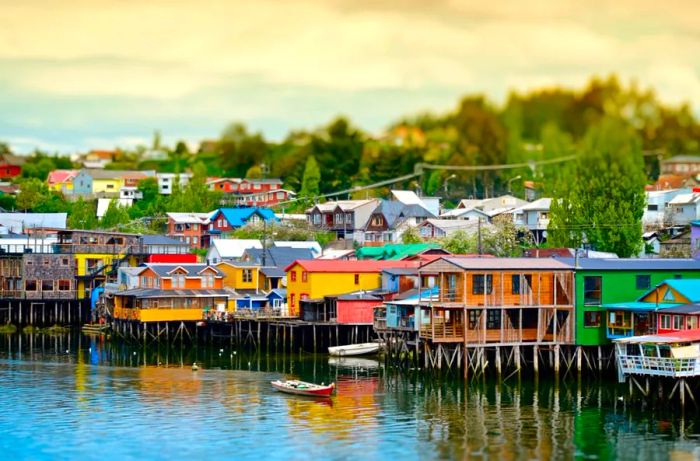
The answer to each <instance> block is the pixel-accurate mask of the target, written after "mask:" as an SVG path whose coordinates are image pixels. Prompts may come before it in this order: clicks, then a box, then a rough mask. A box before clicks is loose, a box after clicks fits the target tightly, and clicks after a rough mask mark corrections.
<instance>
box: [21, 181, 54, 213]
mask: <svg viewBox="0 0 700 461" xmlns="http://www.w3.org/2000/svg"><path fill="white" fill-rule="evenodd" d="M19 188H20V189H19V193H18V194H17V208H18V209H20V210H24V211H30V210H34V209H35V208H38V207H39V206H40V205H42V204H44V203H46V202H47V201H48V200H49V199H50V193H49V188H48V187H47V186H46V184H45V183H44V181H42V180H40V179H38V178H28V179H23V180H21V181H20V183H19Z"/></svg>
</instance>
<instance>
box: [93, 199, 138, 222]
mask: <svg viewBox="0 0 700 461" xmlns="http://www.w3.org/2000/svg"><path fill="white" fill-rule="evenodd" d="M130 220H131V218H129V212H128V211H127V209H126V207H123V206H121V205H119V202H117V200H116V199H112V200H111V201H110V202H109V206H108V207H107V210H106V211H105V214H104V216H102V219H100V227H101V228H102V229H115V228H117V227H119V226H120V225H123V224H127V223H128V222H129V221H130Z"/></svg>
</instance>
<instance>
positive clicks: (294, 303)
mask: <svg viewBox="0 0 700 461" xmlns="http://www.w3.org/2000/svg"><path fill="white" fill-rule="evenodd" d="M289 305H290V306H291V307H296V306H297V295H295V294H294V293H292V294H291V295H289Z"/></svg>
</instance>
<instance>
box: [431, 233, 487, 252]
mask: <svg viewBox="0 0 700 461" xmlns="http://www.w3.org/2000/svg"><path fill="white" fill-rule="evenodd" d="M439 243H440V245H441V246H442V248H444V249H445V250H447V251H449V252H450V253H452V254H468V253H477V252H478V242H477V236H476V235H475V234H471V233H468V232H466V231H463V230H458V231H456V232H453V233H452V234H450V235H448V236H447V237H443V238H442V239H440V240H439Z"/></svg>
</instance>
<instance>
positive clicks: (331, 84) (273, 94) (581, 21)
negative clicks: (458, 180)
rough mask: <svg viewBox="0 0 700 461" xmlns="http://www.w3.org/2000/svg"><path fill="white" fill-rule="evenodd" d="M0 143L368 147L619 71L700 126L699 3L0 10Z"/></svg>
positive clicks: (136, 3)
mask: <svg viewBox="0 0 700 461" xmlns="http://www.w3.org/2000/svg"><path fill="white" fill-rule="evenodd" d="M0 17H2V26H1V27H0V140H3V141H6V142H9V143H10V145H11V146H12V147H13V148H14V150H16V151H18V152H28V151H31V150H33V149H34V148H40V149H45V150H49V151H58V152H73V151H76V150H86V149H91V148H111V147H115V146H120V147H132V146H134V145H136V144H139V143H143V144H150V142H151V139H152V136H153V133H154V131H155V130H160V131H161V133H162V134H163V138H164V140H165V141H166V142H170V143H172V142H174V141H175V140H177V139H184V140H186V141H188V142H190V143H196V142H198V141H199V140H201V139H205V138H209V139H210V138H215V137H217V136H218V135H219V134H220V133H221V131H223V129H224V128H225V126H226V125H227V124H228V123H230V122H233V121H242V122H244V123H245V124H246V125H248V126H249V127H250V128H251V129H252V130H254V131H261V132H262V133H263V134H264V135H265V136H266V137H267V138H268V139H273V140H277V139H282V138H284V136H285V135H286V133H287V132H289V131H290V130H294V129H302V128H306V129H312V128H315V127H318V126H321V125H323V124H325V123H327V122H328V121H329V120H331V119H332V118H333V117H334V116H336V115H339V114H342V115H346V116H348V117H350V119H351V120H352V121H353V122H354V123H355V124H357V125H358V126H360V127H361V128H363V129H365V130H367V131H369V132H371V133H380V132H381V131H382V129H383V128H385V127H386V126H387V125H389V124H390V123H391V122H393V121H395V120H397V119H398V118H400V117H402V116H405V115H410V114H415V113H418V112H424V111H431V112H445V111H448V110H451V109H453V108H454V107H456V104H457V101H458V99H459V98H460V97H461V96H463V95H465V94H468V93H476V92H483V93H485V94H486V95H487V96H488V97H489V98H491V99H492V100H493V101H495V102H497V103H502V102H503V101H504V99H505V97H506V96H507V94H508V92H509V91H512V90H516V91H526V90H528V89H532V88H537V87H542V86H549V85H555V84H557V85H563V86H567V87H581V86H583V85H584V84H585V82H586V81H587V80H588V79H589V77H590V76H592V75H599V76H606V75H608V74H610V73H612V72H615V73H617V74H618V75H619V76H620V77H621V78H622V80H623V81H624V82H629V81H631V80H632V79H634V80H635V81H637V82H639V83H640V84H641V85H642V86H652V87H654V88H655V89H656V91H657V93H658V95H659V96H660V97H661V98H662V99H663V100H664V101H666V102H668V103H673V104H676V103H681V102H689V103H690V104H692V106H693V108H694V111H695V113H696V114H698V113H700V112H699V111H698V108H700V2H698V1H697V0H686V1H674V0H666V1H663V2H659V1H658V0H655V1H648V0H617V1H609V2H608V1H600V0H583V1H567V0H555V1H544V0H515V1H510V0H500V1H484V0H479V1H471V0H430V1H424V0H402V1H390V0H374V1H371V0H319V1H312V0H306V1H302V0H255V1H252V2H251V1H239V0H224V1H207V0H198V1H191V0H169V1H165V0H22V1H20V2H18V1H16V0H0Z"/></svg>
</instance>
